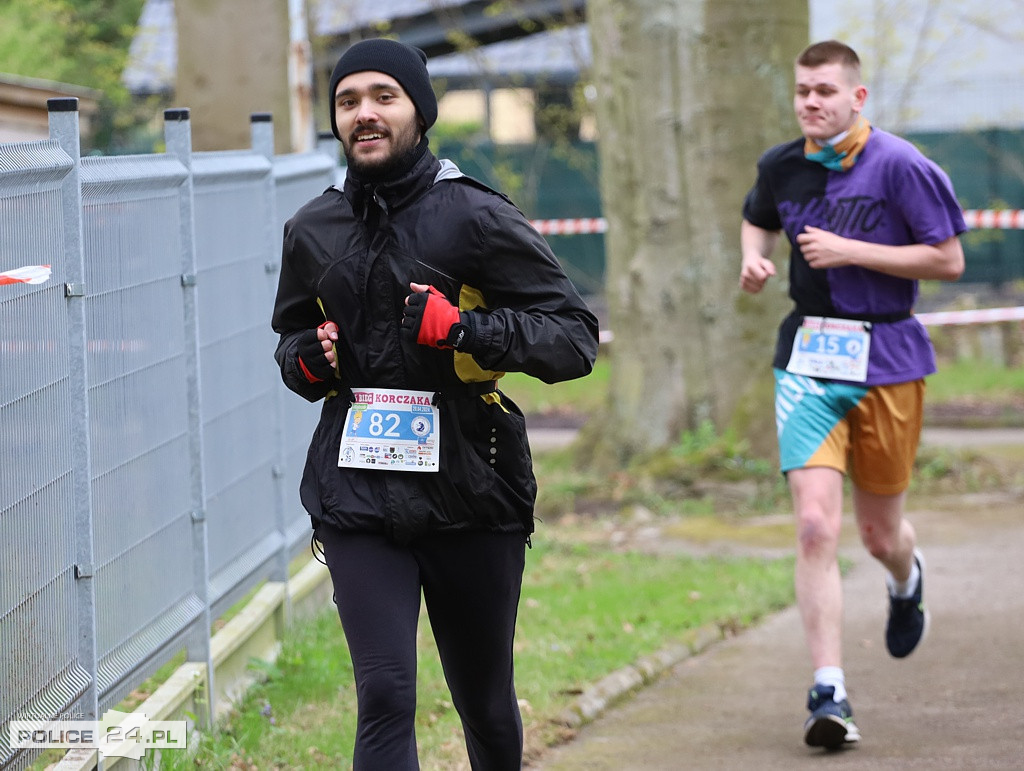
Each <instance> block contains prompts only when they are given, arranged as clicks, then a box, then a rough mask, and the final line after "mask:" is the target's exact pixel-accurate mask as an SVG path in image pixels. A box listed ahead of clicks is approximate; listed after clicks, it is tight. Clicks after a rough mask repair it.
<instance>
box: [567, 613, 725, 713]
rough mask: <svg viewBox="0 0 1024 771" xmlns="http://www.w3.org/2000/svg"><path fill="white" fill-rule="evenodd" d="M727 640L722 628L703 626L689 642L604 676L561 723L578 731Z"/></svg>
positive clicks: (673, 646)
mask: <svg viewBox="0 0 1024 771" xmlns="http://www.w3.org/2000/svg"><path fill="white" fill-rule="evenodd" d="M724 639H725V636H724V634H723V632H722V629H721V628H720V627H718V626H704V627H701V628H700V629H697V630H696V631H695V632H694V633H693V635H692V639H691V640H690V642H689V643H673V644H671V645H668V646H666V647H664V648H662V649H661V650H659V651H656V652H655V653H652V654H651V655H649V656H643V657H641V658H640V659H638V660H637V662H636V663H635V664H630V665H628V666H625V667H622V668H621V669H618V670H616V671H614V672H612V673H611V674H609V675H605V676H604V677H602V678H601V679H600V680H598V681H597V682H596V683H594V684H593V685H591V686H590V687H589V688H587V689H586V690H584V691H583V693H581V694H580V695H579V697H578V698H577V699H576V701H575V702H574V703H573V704H572V705H570V706H569V707H567V708H566V709H565V711H563V712H562V714H561V715H560V716H559V721H558V722H559V723H560V724H562V725H565V726H567V727H569V728H579V727H581V726H582V725H584V724H586V723H589V722H592V721H593V720H596V719H597V718H598V717H600V716H601V715H602V714H604V712H605V711H606V710H607V709H608V708H609V707H612V706H614V705H615V704H616V703H618V702H619V701H621V700H622V699H624V698H625V697H626V696H628V695H629V694H631V693H633V692H634V691H636V690H637V689H638V688H641V687H643V686H645V685H649V684H650V683H652V682H653V681H654V680H656V679H658V677H660V676H661V675H662V674H663V673H665V672H666V671H668V670H669V669H671V668H672V667H674V666H675V665H676V664H678V663H679V662H680V661H684V660H685V659H687V658H689V657H690V656H696V655H697V654H699V653H702V652H703V651H705V650H707V649H708V648H710V647H711V646H712V645H714V644H715V643H717V642H721V641H722V640H724Z"/></svg>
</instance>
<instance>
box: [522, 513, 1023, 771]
mask: <svg viewBox="0 0 1024 771" xmlns="http://www.w3.org/2000/svg"><path fill="white" fill-rule="evenodd" d="M960 503H961V505H960V506H959V507H958V508H957V510H955V511H953V510H941V511H940V510H912V511H911V513H910V515H909V516H910V517H911V519H912V521H913V522H914V524H915V525H916V527H917V530H918V535H919V542H920V545H921V547H922V549H923V550H924V554H925V557H926V559H927V573H926V585H925V591H926V594H925V598H926V601H927V603H928V605H929V607H930V609H931V614H932V627H931V631H930V633H929V635H928V637H927V639H926V640H925V641H924V642H923V643H922V645H921V647H920V648H919V649H918V650H917V651H915V652H914V654H913V655H911V656H910V657H909V658H907V659H904V660H902V661H897V660H895V659H892V658H890V657H889V656H888V654H887V653H886V651H885V646H884V642H883V640H882V630H883V625H884V621H885V614H886V595H885V588H884V583H883V581H884V579H883V572H882V568H881V567H880V566H878V565H877V563H875V562H874V561H873V560H872V559H871V558H870V557H868V556H867V554H866V553H865V552H864V551H863V550H862V549H860V548H859V547H858V546H857V545H856V544H855V543H853V542H849V543H848V544H847V545H846V546H844V554H846V555H847V556H849V557H850V558H851V559H852V560H853V561H854V568H853V569H852V570H851V571H850V573H849V574H848V576H847V577H846V578H845V579H844V586H845V597H846V610H845V616H846V626H845V631H844V645H845V649H846V651H845V658H846V672H847V681H848V688H849V691H850V700H851V703H852V704H853V709H854V715H855V717H856V719H857V724H858V726H859V727H860V729H861V734H862V735H863V739H862V741H861V743H860V745H859V746H857V747H856V748H852V749H847V750H843V751H840V752H836V753H825V752H823V751H821V750H813V749H811V748H808V747H806V746H805V745H804V744H803V742H802V723H803V720H804V718H805V716H806V710H805V705H804V701H805V699H806V690H807V687H808V686H809V685H810V676H811V673H810V669H809V667H810V665H809V662H808V659H807V654H806V649H805V646H804V641H803V634H802V631H801V628H800V621H799V617H798V614H797V611H796V609H795V608H790V609H788V610H785V611H783V612H781V613H779V614H777V615H775V616H773V617H771V618H769V619H768V620H767V621H765V622H764V623H762V624H761V625H760V626H758V627H756V628H754V629H750V630H747V631H746V632H743V633H742V634H740V635H739V636H736V637H733V638H730V639H727V640H725V641H722V642H720V643H717V644H715V645H713V646H711V647H710V648H709V649H707V650H706V651H705V652H704V653H702V654H700V655H698V656H695V657H692V658H690V659H687V660H685V661H683V662H681V663H680V664H678V665H676V666H675V667H674V668H673V669H672V670H670V671H669V672H668V673H666V674H665V675H664V676H662V677H661V678H660V679H659V680H658V681H657V682H655V683H654V684H653V685H651V686H649V687H647V688H645V689H643V690H641V691H639V692H638V693H637V694H635V695H634V696H633V697H631V698H628V699H626V700H625V701H623V702H622V703H620V704H619V705H618V706H617V707H614V708H612V709H611V710H609V711H607V712H606V713H605V714H604V715H603V716H602V717H600V718H598V719H597V720H596V721H595V722H593V723H591V724H589V725H586V726H584V727H583V728H582V729H581V731H580V733H579V735H578V737H577V738H576V739H575V740H574V741H573V742H571V743H569V744H567V745H564V746H562V747H559V748H556V749H554V750H552V751H550V752H549V753H547V754H546V755H545V756H544V757H543V758H542V759H541V762H540V763H538V764H536V765H534V766H531V768H532V769H535V770H536V771H567V770H575V769H586V771H630V770H632V769H636V770H637V771H639V770H640V769H643V770H644V771H657V770H660V769H665V770H666V771H668V770H671V771H677V770H680V769H715V770H716V771H721V770H723V769H724V770H726V771H728V770H730V769H751V770H754V769H756V770H758V771H760V770H761V769H766V770H768V771H771V770H772V769H785V771H793V770H794V769H802V768H807V769H810V768H819V767H820V766H821V764H822V763H823V762H827V763H828V766H829V768H830V769H832V768H836V769H905V768H915V769H918V768H919V769H1024V710H1022V709H1021V696H1020V693H1021V687H1022V686H1021V683H1022V681H1024V569H1022V562H1024V500H1022V499H1021V498H1020V497H1019V496H1018V497H1017V498H1014V497H1013V496H965V497H963V498H962V499H961V501H960ZM844 529H845V531H846V533H847V535H849V534H851V533H853V532H854V528H853V523H852V522H848V523H846V524H845V525H844Z"/></svg>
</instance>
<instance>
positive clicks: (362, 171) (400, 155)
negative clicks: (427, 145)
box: [343, 121, 420, 180]
mask: <svg viewBox="0 0 1024 771" xmlns="http://www.w3.org/2000/svg"><path fill="white" fill-rule="evenodd" d="M367 129H369V130H377V131H381V132H383V133H386V134H387V135H388V136H390V137H391V139H392V144H391V151H390V152H389V153H388V154H387V155H385V156H383V157H381V158H371V159H364V158H357V157H355V155H354V153H353V152H352V148H353V147H355V146H356V144H357V143H356V139H355V137H351V138H350V139H349V141H348V142H347V143H344V144H343V148H344V150H345V161H346V162H347V163H348V168H349V169H350V170H351V171H352V173H353V174H354V175H355V176H356V177H358V178H359V179H363V180H385V179H389V178H391V177H392V176H398V175H400V174H402V173H403V172H405V171H406V168H407V166H409V156H410V155H411V154H412V152H413V151H414V150H415V149H416V148H417V146H418V145H419V140H420V134H419V127H418V126H417V124H416V123H415V121H414V122H412V123H409V124H407V125H406V126H403V127H402V128H401V129H400V130H399V131H398V132H397V133H395V132H386V130H385V129H383V128H381V127H379V126H361V127H360V130H361V131H363V130H367Z"/></svg>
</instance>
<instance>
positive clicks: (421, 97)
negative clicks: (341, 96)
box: [327, 38, 437, 139]
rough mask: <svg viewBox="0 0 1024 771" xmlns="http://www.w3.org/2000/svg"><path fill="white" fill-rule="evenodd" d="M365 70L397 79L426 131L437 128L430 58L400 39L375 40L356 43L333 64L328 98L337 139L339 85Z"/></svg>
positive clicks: (332, 126) (339, 137) (332, 127)
mask: <svg viewBox="0 0 1024 771" xmlns="http://www.w3.org/2000/svg"><path fill="white" fill-rule="evenodd" d="M366 70H372V71H373V72H383V73H384V74H386V75H390V76H391V77H393V78H394V79H395V80H397V81H398V84H399V85H400V86H401V87H402V88H404V89H405V93H407V94H408V95H409V98H410V99H412V103H413V104H414V105H416V111H417V112H418V113H419V114H420V117H421V118H423V122H424V123H425V124H426V126H425V128H424V131H426V129H429V128H430V127H431V126H433V125H434V121H436V120H437V96H435V94H434V89H433V87H432V86H431V85H430V75H428V74H427V55H426V54H425V53H424V52H423V51H421V50H420V49H419V48H416V47H415V46H410V45H406V44H405V43H399V42H398V41H397V40H387V39H386V38H374V39H372V40H362V41H360V42H358V43H356V44H355V45H354V46H352V47H351V48H349V49H348V50H347V51H346V52H345V53H343V54H342V55H341V58H340V59H338V63H337V64H336V65H334V72H333V73H332V74H331V88H330V91H329V92H328V99H327V101H328V107H329V109H330V113H331V129H332V130H333V131H334V136H336V137H338V139H341V136H340V135H339V134H338V124H337V122H336V121H335V119H334V92H335V91H336V90H337V88H338V83H339V82H341V79H342V78H344V77H346V76H347V75H351V74H352V73H353V72H364V71H366Z"/></svg>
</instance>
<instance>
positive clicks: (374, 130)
mask: <svg viewBox="0 0 1024 771" xmlns="http://www.w3.org/2000/svg"><path fill="white" fill-rule="evenodd" d="M361 134H383V135H384V136H390V135H391V132H390V131H388V130H387V129H386V128H385V127H384V126H382V125H380V124H379V123H364V124H363V125H362V126H359V128H357V129H355V130H353V131H352V133H351V134H350V135H349V138H350V139H351V140H352V141H353V142H355V141H356V139H357V138H358V137H359V136H360V135H361Z"/></svg>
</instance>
